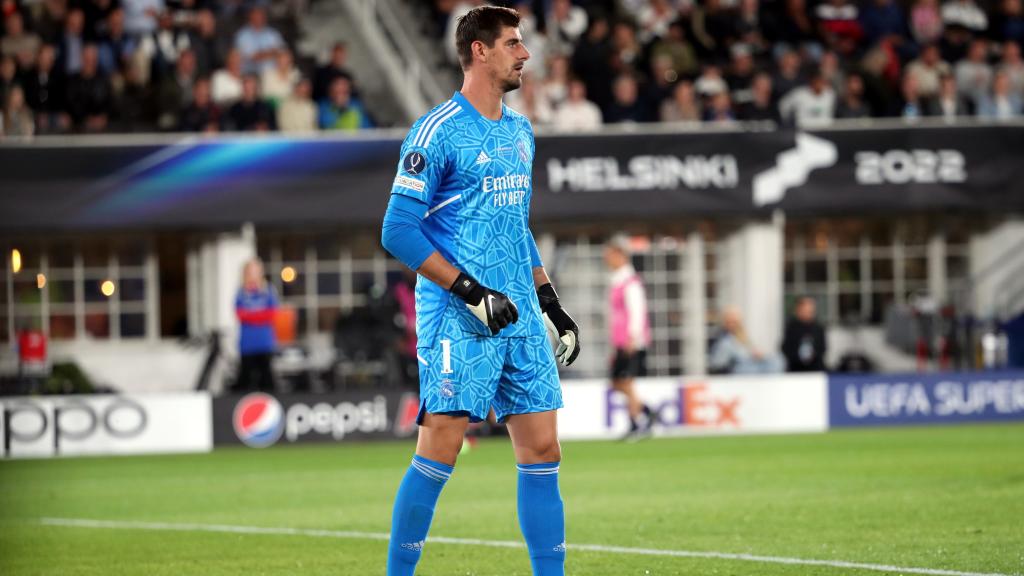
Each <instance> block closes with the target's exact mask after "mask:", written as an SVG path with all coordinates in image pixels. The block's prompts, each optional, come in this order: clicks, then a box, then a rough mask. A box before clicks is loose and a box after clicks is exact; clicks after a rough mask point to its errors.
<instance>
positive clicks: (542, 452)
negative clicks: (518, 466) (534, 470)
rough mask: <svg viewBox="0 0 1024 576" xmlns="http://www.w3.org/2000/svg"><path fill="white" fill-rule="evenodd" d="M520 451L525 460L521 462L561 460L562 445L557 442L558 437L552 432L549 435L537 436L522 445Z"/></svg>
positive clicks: (534, 462) (532, 462)
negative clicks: (525, 444)
mask: <svg viewBox="0 0 1024 576" xmlns="http://www.w3.org/2000/svg"><path fill="white" fill-rule="evenodd" d="M520 452H521V453H522V456H523V457H524V459H526V460H528V461H527V462H521V463H523V464H536V463H540V462H561V461H562V446H561V444H559V443H558V437H557V436H555V435H554V434H552V435H551V436H550V437H546V436H545V437H544V438H537V439H536V440H535V441H534V442H531V443H530V444H529V445H527V446H522V447H521V450H520Z"/></svg>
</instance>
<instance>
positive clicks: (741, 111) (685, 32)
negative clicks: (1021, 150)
mask: <svg viewBox="0 0 1024 576" xmlns="http://www.w3.org/2000/svg"><path fill="white" fill-rule="evenodd" d="M483 3H484V2H483V0H435V2H434V6H433V9H434V14H435V16H436V21H437V22H438V26H437V30H438V34H439V35H442V36H446V37H448V38H452V37H453V36H454V20H455V18H457V17H458V16H459V15H461V14H463V13H465V12H467V11H468V10H469V9H471V8H472V7H474V6H477V5H480V4H483ZM496 3H500V4H504V5H507V6H512V7H515V8H516V9H517V10H519V12H520V13H521V14H523V23H522V26H521V28H522V30H523V35H524V40H525V42H526V45H527V47H528V48H529V49H530V50H531V52H532V53H533V59H532V61H531V63H530V64H529V65H528V69H529V74H528V75H527V77H526V78H524V85H523V88H522V89H521V90H520V91H518V92H513V93H511V94H510V95H509V100H510V105H512V106H513V107H514V108H517V109H519V110H521V111H523V112H524V113H526V114H527V115H528V116H530V117H531V119H532V120H533V121H534V122H535V123H537V124H541V125H544V124H547V125H553V126H556V127H559V128H565V129H585V128H594V127H597V126H598V125H600V124H602V123H617V122H657V121H693V122H699V121H703V122H716V123H729V122H734V121H762V120H773V121H776V122H784V123H793V124H797V125H801V126H814V125H821V124H825V123H828V122H831V121H832V120H833V119H834V118H853V119H856V118H867V117H902V118H906V119H915V118H919V117H923V116H934V117H944V118H948V119H951V118H955V117H961V116H977V117H982V118H989V119H1007V118H1012V117H1016V116H1020V115H1021V114H1022V99H1024V59H1022V58H1021V48H1022V45H1024V10H1022V0H991V4H988V3H982V4H979V3H977V2H976V1H975V0H945V1H944V2H942V3H940V0H906V1H904V0H861V1H859V2H857V1H853V0H820V1H818V2H815V1H813V0H811V1H808V0H589V1H587V0H579V1H576V2H572V1H570V0H534V1H519V2H496ZM451 44H452V42H450V41H449V42H447V43H446V45H451ZM449 58H450V59H452V61H453V62H454V53H453V52H450V53H449Z"/></svg>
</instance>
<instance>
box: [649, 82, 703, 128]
mask: <svg viewBox="0 0 1024 576" xmlns="http://www.w3.org/2000/svg"><path fill="white" fill-rule="evenodd" d="M659 113H660V114H659V115H660V118H661V121H662V122H700V121H701V120H703V119H704V114H703V112H702V111H701V106H700V102H698V101H697V91H696V90H694V88H693V83H692V82H690V81H689V80H680V81H679V82H677V83H676V85H675V88H673V90H672V98H670V99H668V100H665V101H664V102H662V103H661V110H659Z"/></svg>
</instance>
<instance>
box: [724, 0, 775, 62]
mask: <svg viewBox="0 0 1024 576" xmlns="http://www.w3.org/2000/svg"><path fill="white" fill-rule="evenodd" d="M739 4H740V6H739V12H738V13H737V14H736V16H735V18H733V20H732V26H733V33H732V35H731V36H732V38H734V39H735V42H740V43H743V44H746V45H748V46H750V47H751V48H753V50H754V52H755V53H756V54H758V55H760V54H761V53H763V52H764V51H765V50H766V49H767V47H768V41H767V40H765V38H764V31H763V30H762V25H761V3H760V1H759V0H740V3H739Z"/></svg>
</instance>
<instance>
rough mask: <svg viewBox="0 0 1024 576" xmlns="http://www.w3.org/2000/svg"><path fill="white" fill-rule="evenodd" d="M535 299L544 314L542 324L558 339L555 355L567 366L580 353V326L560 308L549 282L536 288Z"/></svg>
mask: <svg viewBox="0 0 1024 576" xmlns="http://www.w3.org/2000/svg"><path fill="white" fill-rule="evenodd" d="M537 299H538V300H540V311H541V313H543V314H544V324H545V325H546V326H547V327H548V330H550V331H551V332H552V333H553V334H554V335H555V338H556V339H557V340H558V349H557V350H556V351H555V357H556V358H558V361H559V362H561V363H562V366H568V365H570V364H572V363H573V361H575V360H576V357H577V356H579V355H580V328H579V326H577V325H576V322H575V321H574V320H573V319H572V317H571V316H569V314H568V313H566V311H565V310H563V309H562V305H561V304H560V303H559V302H558V294H557V293H555V287H554V286H552V285H551V284H550V283H548V284H545V285H543V286H541V287H540V288H537Z"/></svg>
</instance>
